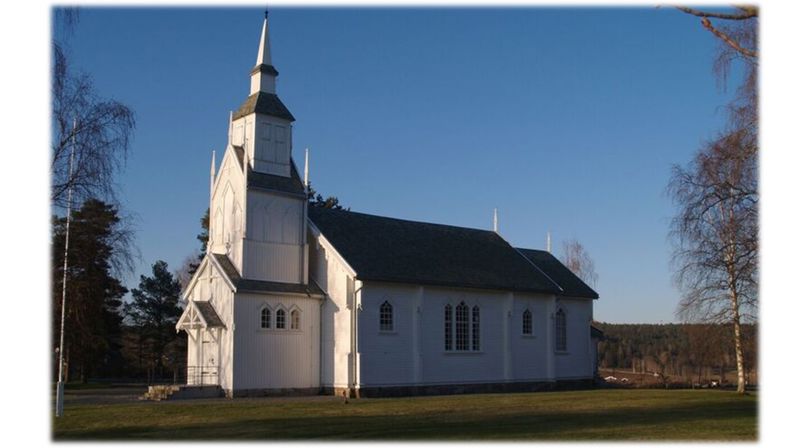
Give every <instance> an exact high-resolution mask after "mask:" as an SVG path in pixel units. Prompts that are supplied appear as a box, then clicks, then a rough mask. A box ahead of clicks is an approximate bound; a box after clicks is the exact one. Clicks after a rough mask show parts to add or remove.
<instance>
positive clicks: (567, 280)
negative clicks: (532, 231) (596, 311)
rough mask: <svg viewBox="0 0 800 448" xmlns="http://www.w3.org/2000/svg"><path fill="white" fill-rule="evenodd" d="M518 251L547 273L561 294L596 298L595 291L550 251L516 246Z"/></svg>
mask: <svg viewBox="0 0 800 448" xmlns="http://www.w3.org/2000/svg"><path fill="white" fill-rule="evenodd" d="M517 250H519V252H520V253H521V254H522V255H524V256H525V258H527V259H528V260H530V261H531V262H533V264H535V265H536V266H538V267H539V269H541V270H542V271H544V272H545V274H547V276H548V277H550V278H551V279H552V280H553V281H554V282H556V283H557V284H558V286H560V287H561V288H562V289H563V290H564V292H562V293H561V295H562V296H568V297H585V298H589V299H596V298H598V295H597V293H596V292H595V291H594V290H593V289H592V288H590V287H589V285H587V284H586V283H584V282H583V280H581V279H580V278H579V277H578V276H577V275H575V274H573V273H572V271H570V270H569V268H567V267H566V266H564V265H563V264H562V263H561V262H560V261H558V259H557V258H556V257H554V256H553V254H551V253H550V252H547V251H544V250H535V249H522V248H518V249H517Z"/></svg>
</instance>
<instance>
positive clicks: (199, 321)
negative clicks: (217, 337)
mask: <svg viewBox="0 0 800 448" xmlns="http://www.w3.org/2000/svg"><path fill="white" fill-rule="evenodd" d="M191 328H225V323H224V322H222V319H221V318H220V317H219V314H217V311H216V310H215V309H214V305H212V304H211V302H207V301H194V300H191V301H189V304H188V305H186V309H185V310H183V314H182V315H181V317H180V319H178V323H176V324H175V329H176V330H187V329H191Z"/></svg>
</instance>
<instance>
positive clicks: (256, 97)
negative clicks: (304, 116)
mask: <svg viewBox="0 0 800 448" xmlns="http://www.w3.org/2000/svg"><path fill="white" fill-rule="evenodd" d="M253 112H255V113H257V114H263V115H271V116H273V117H278V118H283V119H284V120H289V121H294V117H293V116H292V113H291V112H289V109H287V108H286V106H285V105H284V104H283V102H281V100H280V98H278V95H275V94H274V93H267V92H256V93H254V94H252V95H250V96H248V97H247V99H246V100H244V103H242V105H241V106H239V109H237V110H236V112H234V113H233V119H234V120H238V119H239V118H242V117H244V116H245V115H249V114H252V113H253Z"/></svg>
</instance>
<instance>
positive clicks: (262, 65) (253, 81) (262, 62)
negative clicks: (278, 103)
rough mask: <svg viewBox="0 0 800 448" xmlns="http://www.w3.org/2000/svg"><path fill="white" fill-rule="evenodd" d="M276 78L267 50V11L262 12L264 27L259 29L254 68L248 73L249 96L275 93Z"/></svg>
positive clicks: (270, 56)
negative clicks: (259, 38)
mask: <svg viewBox="0 0 800 448" xmlns="http://www.w3.org/2000/svg"><path fill="white" fill-rule="evenodd" d="M277 76H278V71H277V70H275V67H273V66H272V54H271V51H270V48H269V11H264V25H263V26H262V27H261V40H260V41H259V43H258V56H257V57H256V66H255V67H253V70H252V71H251V72H250V95H252V94H254V93H258V92H266V93H275V78H276V77H277Z"/></svg>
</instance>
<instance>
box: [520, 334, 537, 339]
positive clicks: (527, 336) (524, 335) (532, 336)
mask: <svg viewBox="0 0 800 448" xmlns="http://www.w3.org/2000/svg"><path fill="white" fill-rule="evenodd" d="M522 337H523V338H525V339H536V335H535V334H523V335H522Z"/></svg>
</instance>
